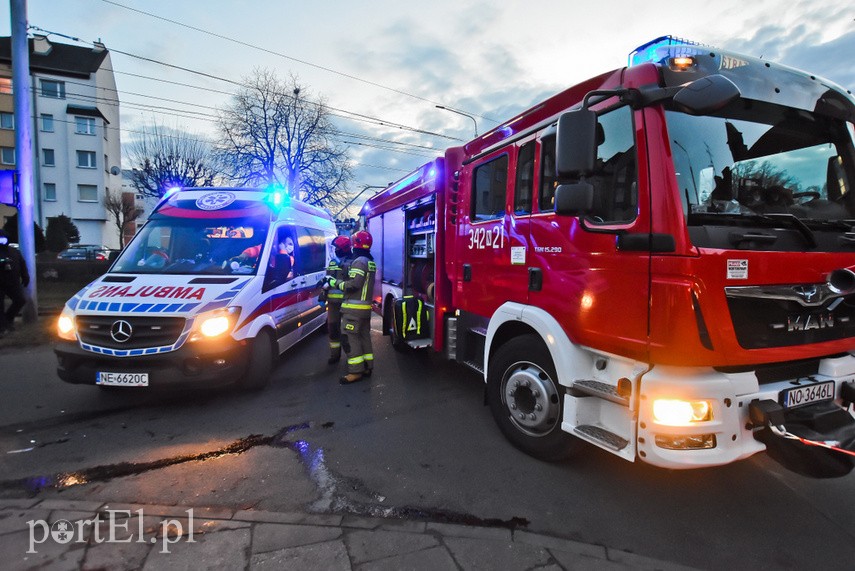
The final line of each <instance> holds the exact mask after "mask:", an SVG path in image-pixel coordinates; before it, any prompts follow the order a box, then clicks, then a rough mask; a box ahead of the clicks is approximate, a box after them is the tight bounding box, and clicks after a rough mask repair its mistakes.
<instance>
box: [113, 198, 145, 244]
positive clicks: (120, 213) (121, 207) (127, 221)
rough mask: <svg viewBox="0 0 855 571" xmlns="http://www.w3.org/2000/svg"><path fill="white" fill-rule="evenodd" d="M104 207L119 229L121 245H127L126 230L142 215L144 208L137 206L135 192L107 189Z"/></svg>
mask: <svg viewBox="0 0 855 571" xmlns="http://www.w3.org/2000/svg"><path fill="white" fill-rule="evenodd" d="M104 208H105V209H106V210H107V213H108V214H109V215H110V218H111V219H112V220H113V224H115V225H116V229H117V230H118V231H119V247H120V248H124V247H125V231H126V230H127V229H128V227H129V226H130V225H131V224H132V223H133V222H134V221H135V220H136V219H137V218H139V217H140V215H141V214H142V213H143V209H142V208H140V207H139V206H137V204H136V201H135V200H134V195H133V193H130V192H115V191H110V190H108V191H107V194H106V195H104Z"/></svg>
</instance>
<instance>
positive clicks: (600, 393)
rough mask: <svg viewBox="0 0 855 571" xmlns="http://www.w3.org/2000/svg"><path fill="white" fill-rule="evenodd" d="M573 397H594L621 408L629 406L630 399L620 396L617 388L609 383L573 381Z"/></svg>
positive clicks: (571, 389)
mask: <svg viewBox="0 0 855 571" xmlns="http://www.w3.org/2000/svg"><path fill="white" fill-rule="evenodd" d="M570 391H571V394H573V396H592V397H598V398H601V399H605V400H607V401H611V402H613V403H617V404H619V405H621V406H629V398H628V397H626V396H624V395H622V394H620V393H619V392H618V389H617V387H615V386H612V385H610V384H608V383H603V382H601V381H593V380H578V381H573V384H572V385H571V386H570Z"/></svg>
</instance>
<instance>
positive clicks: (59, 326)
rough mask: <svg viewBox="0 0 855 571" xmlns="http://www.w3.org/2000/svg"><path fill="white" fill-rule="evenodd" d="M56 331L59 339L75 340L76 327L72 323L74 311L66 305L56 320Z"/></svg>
mask: <svg viewBox="0 0 855 571" xmlns="http://www.w3.org/2000/svg"><path fill="white" fill-rule="evenodd" d="M56 333H57V335H59V338H60V339H65V340H66V341H76V340H77V335H76V333H77V327H76V326H75V324H74V312H73V311H71V310H70V309H69V308H68V306H66V307H65V308H63V310H62V313H60V314H59V319H57V321H56Z"/></svg>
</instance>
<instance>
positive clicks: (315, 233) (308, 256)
mask: <svg viewBox="0 0 855 571" xmlns="http://www.w3.org/2000/svg"><path fill="white" fill-rule="evenodd" d="M297 232H298V234H299V236H298V238H297V242H298V249H299V258H300V261H299V263H298V265H297V268H298V270H299V272H300V274H313V273H316V272H322V271H324V270H325V269H326V267H327V241H326V236H324V233H323V232H321V231H320V230H315V229H314V228H298V229H297Z"/></svg>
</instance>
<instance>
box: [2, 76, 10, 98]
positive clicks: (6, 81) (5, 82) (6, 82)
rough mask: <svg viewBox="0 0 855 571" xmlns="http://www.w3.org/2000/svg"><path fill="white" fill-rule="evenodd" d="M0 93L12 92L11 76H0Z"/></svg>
mask: <svg viewBox="0 0 855 571" xmlns="http://www.w3.org/2000/svg"><path fill="white" fill-rule="evenodd" d="M0 93H6V94H9V95H11V94H12V78H11V77H0Z"/></svg>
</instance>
